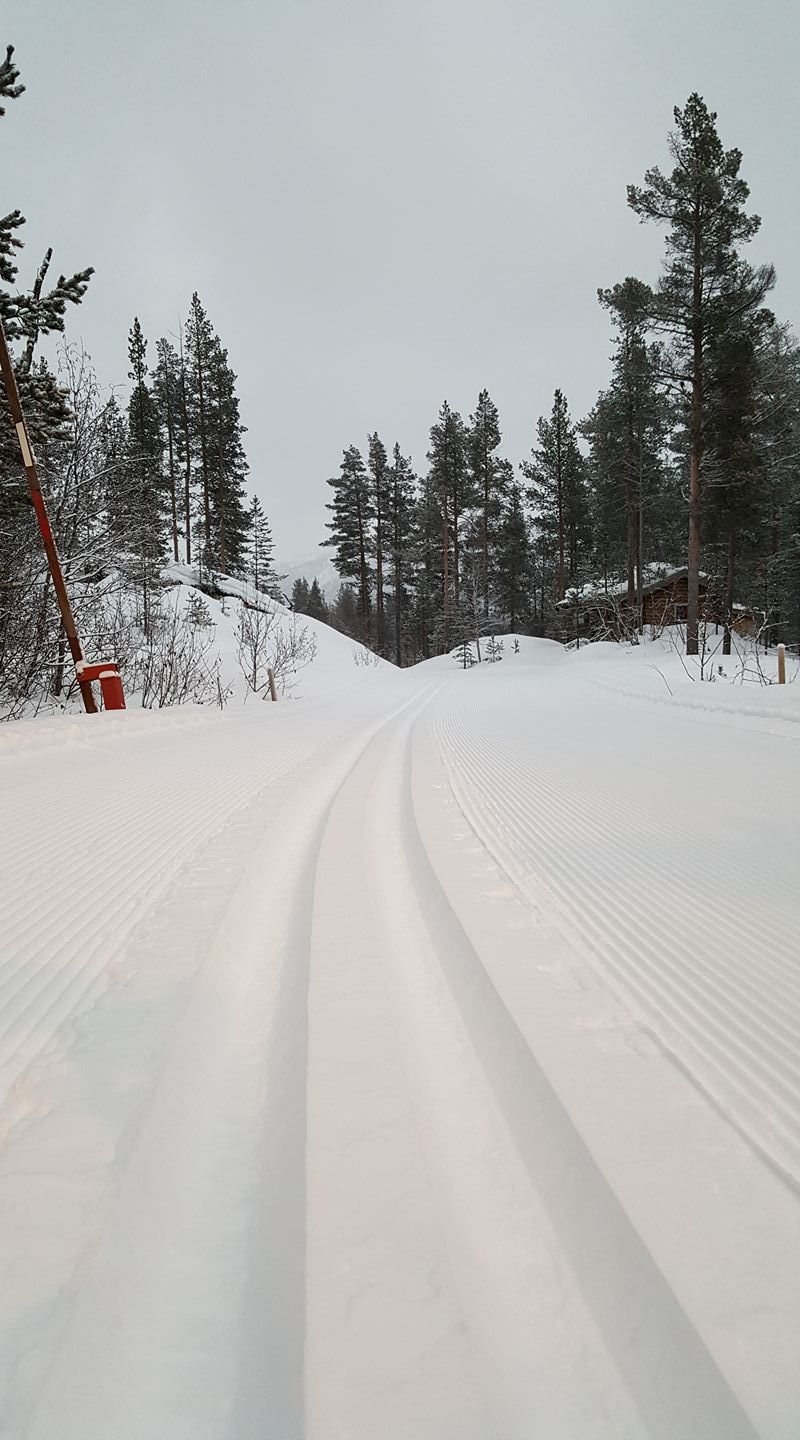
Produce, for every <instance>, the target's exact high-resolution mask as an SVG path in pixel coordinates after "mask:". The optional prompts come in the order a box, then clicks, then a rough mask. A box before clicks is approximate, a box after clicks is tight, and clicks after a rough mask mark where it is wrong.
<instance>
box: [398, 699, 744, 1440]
mask: <svg viewBox="0 0 800 1440" xmlns="http://www.w3.org/2000/svg"><path fill="white" fill-rule="evenodd" d="M435 730H436V723H435V722H434V732H435ZM440 753H441V747H440ZM442 759H443V760H444V756H443V755H442ZM449 768H450V767H448V766H447V765H446V763H445V773H448V772H449ZM413 773H414V760H413V745H412V733H410V734H409V738H408V744H407V748H406V775H407V783H406V785H405V786H404V813H403V817H402V835H403V850H404V859H405V865H406V869H407V871H408V874H409V876H410V877H411V881H412V888H413V891H414V894H415V897H416V903H417V905H418V908H419V911H420V914H421V915H422V917H423V920H424V923H425V927H426V930H427V932H428V935H429V936H430V939H431V941H432V943H433V946H434V949H435V951H436V953H437V955H438V962H439V966H440V968H441V972H442V975H443V978H444V981H445V984H446V986H447V989H448V991H449V993H450V995H451V997H452V999H453V1002H454V1004H455V1006H456V1008H457V1010H458V1012H459V1014H460V1016H461V1019H462V1022H463V1025H464V1028H465V1031H466V1033H467V1035H468V1036H469V1040H470V1042H471V1044H472V1046H473V1047H474V1051H475V1055H476V1057H477V1060H478V1063H479V1065H480V1067H481V1070H482V1072H483V1076H484V1079H485V1083H486V1086H487V1088H488V1090H489V1091H490V1093H491V1094H492V1096H493V1097H494V1100H495V1102H496V1104H497V1105H498V1106H499V1107H500V1110H501V1111H502V1112H503V1113H504V1115H505V1117H506V1120H507V1123H508V1125H509V1128H510V1130H511V1133H512V1134H513V1136H514V1139H515V1142H516V1144H517V1146H518V1150H519V1154H520V1156H521V1158H522V1160H523V1163H524V1164H525V1166H526V1168H527V1169H528V1172H529V1174H530V1177H531V1182H532V1184H533V1185H534V1187H535V1188H536V1190H537V1192H538V1194H539V1196H540V1198H541V1200H542V1201H543V1203H544V1205H545V1207H546V1209H547V1211H548V1213H549V1214H550V1216H551V1219H552V1222H553V1224H554V1227H555V1229H556V1231H557V1232H558V1234H559V1237H560V1241H561V1243H562V1245H563V1247H564V1251H565V1255H566V1257H567V1258H568V1260H569V1263H570V1265H571V1266H572V1268H573V1272H574V1273H575V1275H576V1277H577V1279H578V1282H579V1284H580V1286H581V1289H582V1291H583V1293H584V1296H585V1298H586V1300H587V1303H588V1305H589V1308H590V1310H591V1312H592V1314H593V1315H594V1318H595V1321H596V1323H597V1325H598V1327H599V1329H600V1332H601V1333H602V1334H603V1336H604V1340H605V1342H606V1344H607V1346H608V1349H609V1351H610V1353H611V1354H612V1355H613V1357H614V1360H615V1362H616V1364H617V1366H618V1369H619V1373H620V1375H621V1376H622V1377H623V1380H624V1383H625V1384H626V1386H627V1387H628V1389H629V1393H630V1394H631V1395H632V1397H633V1398H634V1401H635V1403H636V1405H637V1407H638V1409H639V1411H640V1414H641V1416H642V1418H643V1419H644V1421H645V1424H646V1426H647V1433H648V1434H650V1435H651V1436H652V1440H676V1436H677V1435H681V1436H682V1437H684V1440H701V1435H702V1436H703V1437H704V1440H705V1437H706V1436H707V1435H708V1433H709V1432H708V1429H707V1426H706V1425H705V1423H704V1421H703V1418H702V1415H701V1413H700V1411H701V1410H702V1412H703V1414H706V1413H713V1414H714V1415H715V1417H716V1418H717V1422H718V1424H719V1430H718V1431H717V1430H715V1431H714V1433H715V1434H717V1433H718V1434H720V1435H722V1434H723V1433H724V1434H725V1437H726V1440H733V1437H734V1436H735V1437H737V1440H756V1436H755V1431H754V1430H753V1428H752V1425H751V1423H750V1421H749V1418H748V1417H747V1416H746V1414H745V1412H744V1411H743V1410H742V1408H741V1405H740V1403H739V1400H738V1398H737V1396H736V1395H735V1393H734V1391H733V1390H732V1389H731V1387H730V1385H729V1382H728V1379H727V1377H726V1376H725V1375H723V1373H722V1372H721V1371H720V1370H719V1368H718V1366H717V1363H716V1361H715V1360H714V1358H713V1356H712V1354H711V1352H710V1351H709V1350H708V1348H707V1346H706V1343H705V1341H704V1340H703V1338H702V1336H701V1335H700V1334H699V1333H698V1331H697V1330H696V1329H695V1327H694V1325H693V1323H692V1321H691V1319H690V1317H689V1316H688V1315H687V1313H686V1311H685V1310H684V1308H683V1306H682V1304H681V1301H680V1299H679V1297H678V1296H677V1295H676V1293H675V1292H674V1290H673V1289H672V1286H671V1285H670V1284H669V1281H668V1280H667V1279H666V1277H665V1276H664V1275H663V1274H662V1272H661V1270H660V1269H659V1268H658V1265H657V1264H656V1261H655V1260H654V1258H653V1256H652V1254H651V1253H650V1251H649V1249H648V1248H647V1246H646V1245H645V1243H644V1241H643V1240H642V1237H641V1236H640V1234H639V1232H638V1230H637V1229H636V1227H635V1226H634V1225H633V1223H632V1222H631V1220H630V1219H629V1217H628V1215H627V1212H626V1211H625V1209H624V1208H623V1206H622V1205H621V1203H620V1201H619V1200H618V1199H617V1196H616V1194H615V1192H614V1189H613V1187H612V1186H611V1185H610V1184H609V1182H608V1180H607V1179H606V1177H605V1175H604V1174H603V1173H602V1171H601V1170H600V1169H599V1167H598V1166H597V1164H596V1162H595V1160H594V1157H593V1156H592V1154H591V1151H590V1150H589V1149H588V1147H587V1146H586V1143H585V1141H584V1139H583V1137H582V1136H581V1134H580V1133H579V1131H578V1130H577V1129H576V1127H575V1126H574V1124H573V1121H572V1119H571V1117H570V1116H569V1114H568V1112H567V1110H566V1109H565V1108H564V1106H563V1104H562V1102H561V1099H560V1098H559V1096H558V1095H557V1093H556V1091H555V1090H554V1089H553V1088H552V1086H551V1084H550V1081H549V1080H548V1078H547V1076H546V1075H545V1073H544V1071H543V1070H542V1069H541V1067H540V1065H539V1062H538V1060H537V1058H536V1056H535V1054H534V1053H533V1051H532V1050H531V1048H530V1046H529V1045H528V1042H527V1040H526V1039H525V1037H524V1035H523V1033H522V1031H521V1030H520V1028H519V1026H518V1024H517V1021H516V1020H515V1018H514V1016H513V1014H512V1013H511V1011H510V1010H509V1009H508V1008H507V1006H506V1004H505V1001H504V1000H503V998H502V996H501V995H500V993H499V991H498V990H497V988H496V986H495V984H494V982H493V980H492V978H491V976H490V974H489V971H488V970H487V968H486V966H485V964H484V963H483V960H482V958H481V956H480V954H479V953H478V951H477V950H476V949H475V948H474V946H473V945H472V942H471V940H470V939H469V936H468V934H467V933H466V931H465V930H464V929H463V926H462V924H461V921H460V919H459V917H458V914H457V912H456V911H455V910H454V909H453V907H452V905H451V902H450V899H449V896H448V894H447V891H446V889H445V888H444V886H443V885H442V882H441V880H440V878H439V876H438V875H437V872H436V867H435V864H434V861H433V860H432V858H431V855H430V853H429V849H428V845H427V844H426V840H425V835H424V832H423V830H422V829H421V828H420V823H419V819H418V815H417V807H416V805H415V801H414V789H413ZM453 793H454V795H455V797H456V799H457V800H458V798H459V797H458V793H457V792H456V791H455V790H453ZM459 803H460V802H459ZM462 808H463V807H462ZM464 813H465V814H467V812H466V811H464ZM473 828H475V829H476V830H477V827H473ZM487 848H488V847H487ZM588 1196H591V1200H590V1201H589V1200H588ZM589 1213H591V1224H587V1216H588V1214H589ZM620 1294H624V1295H625V1297H626V1304H625V1305H624V1306H620V1305H619V1296H620Z"/></svg>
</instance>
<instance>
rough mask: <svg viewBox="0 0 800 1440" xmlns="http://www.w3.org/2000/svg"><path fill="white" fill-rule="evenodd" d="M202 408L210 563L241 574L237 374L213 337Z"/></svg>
mask: <svg viewBox="0 0 800 1440" xmlns="http://www.w3.org/2000/svg"><path fill="white" fill-rule="evenodd" d="M209 382H210V383H209V395H208V405H207V414H206V422H207V454H208V467H209V484H210V488H211V507H210V508H211V545H210V556H211V559H212V563H213V564H214V565H216V567H217V568H218V569H220V570H221V571H222V572H223V574H226V575H237V574H240V573H241V572H242V569H243V567H244V563H245V552H246V548H247V529H248V516H247V510H246V508H245V503H244V502H245V480H246V476H247V469H248V466H247V459H246V457H245V453H244V444H243V440H242V436H243V435H244V426H243V425H242V423H241V420H240V418H239V399H238V396H237V394H236V376H235V375H234V373H233V371H232V369H231V367H230V365H229V364H228V352H227V350H225V349H223V347H222V345H221V344H220V341H219V339H218V338H217V336H216V335H215V336H214V337H213V341H212V346H211V352H210V369H209Z"/></svg>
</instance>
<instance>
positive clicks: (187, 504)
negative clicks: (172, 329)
mask: <svg viewBox="0 0 800 1440" xmlns="http://www.w3.org/2000/svg"><path fill="white" fill-rule="evenodd" d="M179 333H180V356H181V419H182V423H183V441H184V445H185V447H186V474H185V475H184V482H183V522H184V525H185V527H186V564H187V565H191V563H192V504H191V500H192V493H191V483H192V447H191V444H190V438H189V434H190V432H189V409H188V406H187V404H186V366H185V364H184V360H183V331H182V330H180V331H179Z"/></svg>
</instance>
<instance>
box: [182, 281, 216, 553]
mask: <svg viewBox="0 0 800 1440" xmlns="http://www.w3.org/2000/svg"><path fill="white" fill-rule="evenodd" d="M213 343H214V333H213V331H212V329H211V325H210V323H209V320H208V316H207V315H206V312H205V310H204V309H203V306H202V305H201V304H200V297H199V296H198V294H197V291H196V290H195V292H194V294H193V295H192V303H191V305H190V307H189V317H188V319H187V321H186V389H187V409H188V414H189V425H188V428H189V431H190V435H191V450H192V455H193V459H194V463H195V464H196V466H197V479H198V484H199V489H200V497H201V507H202V509H201V514H202V522H201V534H202V538H203V552H204V558H205V561H206V564H212V563H213V555H212V526H211V469H210V464H209V433H208V406H209V388H210V383H211V380H210V371H211V365H212V348H213Z"/></svg>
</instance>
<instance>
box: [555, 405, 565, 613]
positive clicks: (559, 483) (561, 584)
mask: <svg viewBox="0 0 800 1440" xmlns="http://www.w3.org/2000/svg"><path fill="white" fill-rule="evenodd" d="M556 505H557V508H558V574H557V576H556V592H557V598H558V599H559V600H563V599H564V594H565V592H566V579H565V574H564V490H563V477H562V473H561V416H560V415H558V416H557V417H556Z"/></svg>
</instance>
